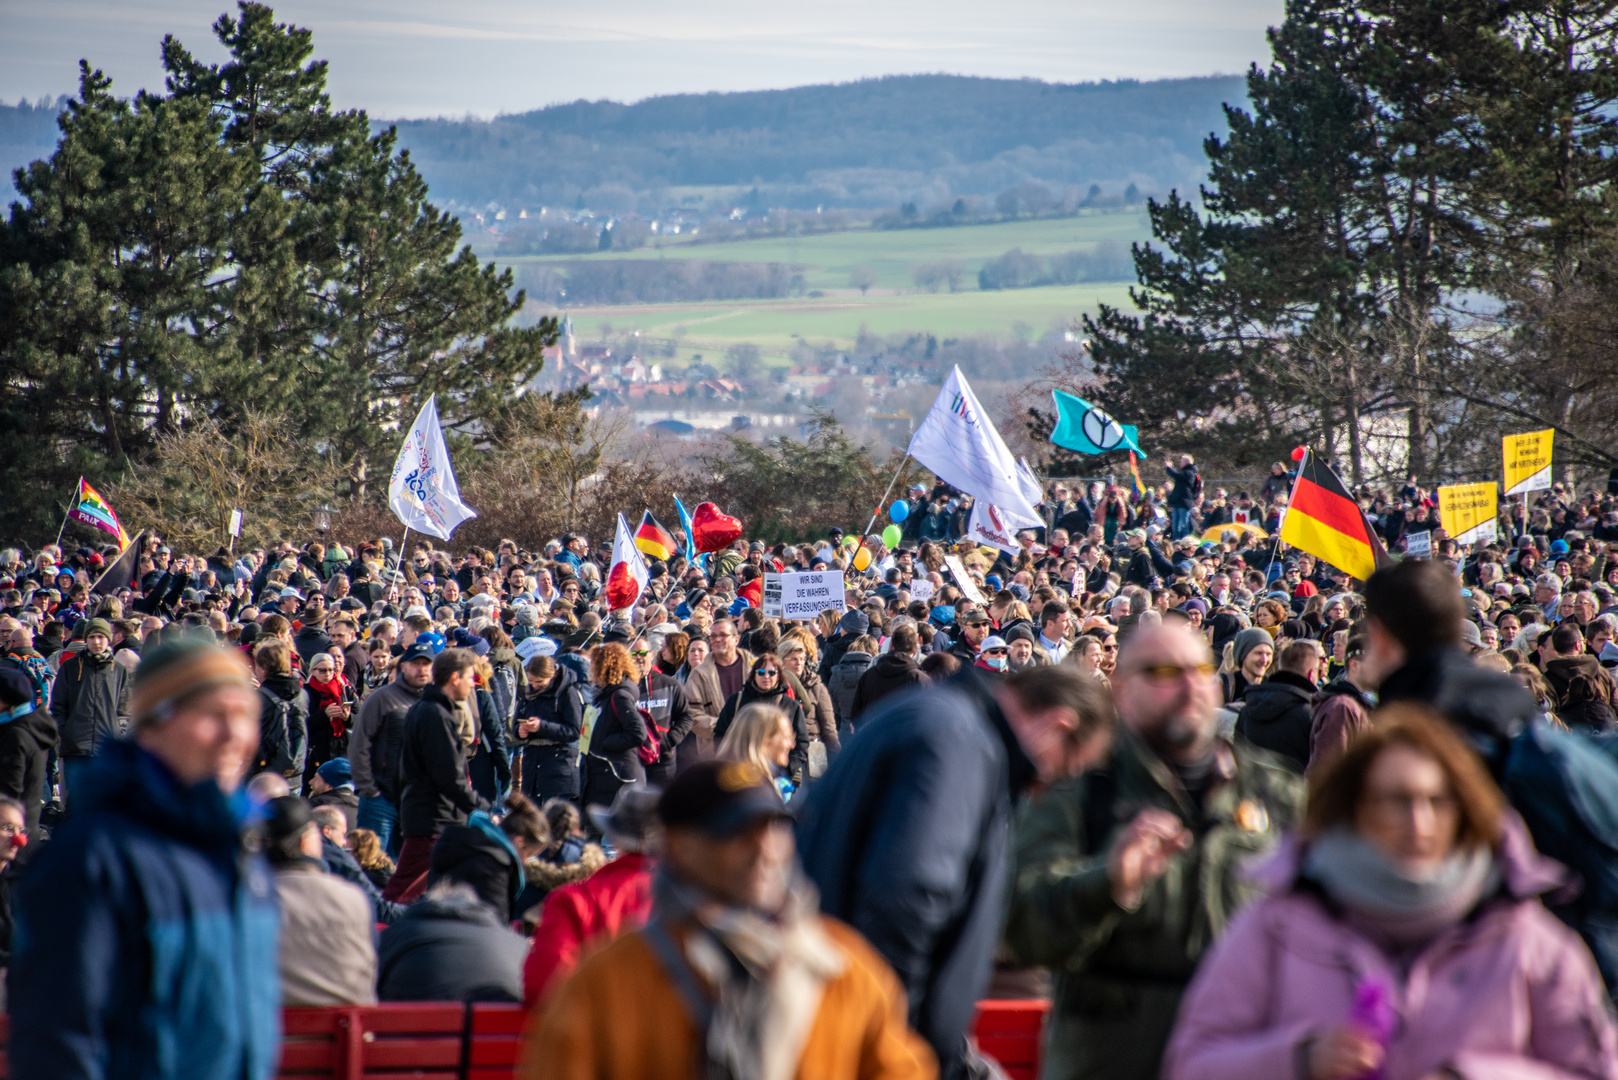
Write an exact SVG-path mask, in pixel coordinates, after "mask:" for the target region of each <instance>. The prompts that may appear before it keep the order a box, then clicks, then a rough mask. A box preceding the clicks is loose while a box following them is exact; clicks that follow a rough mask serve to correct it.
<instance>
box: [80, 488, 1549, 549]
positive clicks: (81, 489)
mask: <svg viewBox="0 0 1618 1080" xmlns="http://www.w3.org/2000/svg"><path fill="white" fill-rule="evenodd" d="M83 490H84V477H82V476H81V477H79V483H78V486H77V487H75V488H74V489H73V494H74V495H75V496H76V495H78V493H79V492H81V491H83ZM1524 505H1525V506H1526V503H1525V504H1524ZM72 516H73V500H72V499H69V500H68V501H67V513H65V514H63V515H62V527H61V528H60V529H57V530H56V546H57V547H58V548H60V547H61V546H62V536H63V534H65V533H66V532H67V522H68V519H69V518H71V517H72Z"/></svg>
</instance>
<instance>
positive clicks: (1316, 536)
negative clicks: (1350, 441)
mask: <svg viewBox="0 0 1618 1080" xmlns="http://www.w3.org/2000/svg"><path fill="white" fill-rule="evenodd" d="M1281 542H1282V543H1285V544H1291V545H1292V546H1293V547H1295V548H1298V549H1300V550H1302V551H1307V552H1308V553H1309V554H1311V555H1313V556H1315V557H1316V558H1318V559H1324V560H1325V561H1326V562H1328V563H1330V564H1331V565H1333V566H1335V567H1337V568H1338V569H1339V570H1342V571H1345V572H1346V573H1348V574H1349V575H1350V576H1352V577H1356V578H1359V579H1360V580H1361V581H1364V580H1365V579H1366V578H1368V577H1370V576H1371V575H1372V574H1373V573H1375V572H1376V568H1377V566H1378V565H1380V564H1381V563H1382V562H1383V561H1385V560H1386V559H1387V552H1386V550H1385V549H1384V548H1383V547H1382V542H1381V541H1380V540H1379V539H1378V538H1377V535H1376V533H1375V532H1374V531H1373V530H1372V529H1371V524H1370V522H1368V521H1366V520H1365V514H1364V512H1363V511H1361V510H1360V505H1359V503H1357V502H1355V501H1354V497H1353V496H1352V495H1350V494H1349V493H1348V488H1347V487H1346V486H1345V485H1344V484H1343V481H1342V479H1341V478H1340V477H1339V476H1338V475H1337V474H1336V473H1335V472H1333V471H1332V467H1331V466H1330V465H1327V464H1326V463H1325V462H1323V461H1320V460H1319V459H1318V458H1316V457H1315V455H1314V454H1312V453H1309V454H1305V455H1304V458H1303V463H1302V464H1301V465H1300V466H1299V468H1298V478H1297V480H1296V481H1294V482H1293V485H1292V498H1291V500H1290V501H1289V502H1288V504H1287V511H1286V518H1285V520H1283V521H1282V523H1281Z"/></svg>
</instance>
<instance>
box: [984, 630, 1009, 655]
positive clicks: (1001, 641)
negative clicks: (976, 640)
mask: <svg viewBox="0 0 1618 1080" xmlns="http://www.w3.org/2000/svg"><path fill="white" fill-rule="evenodd" d="M1004 648H1006V639H1005V638H1003V637H1001V636H1000V635H999V634H990V635H989V636H988V637H986V638H984V639H983V644H982V645H980V646H978V651H979V652H988V651H989V650H990V649H1004Z"/></svg>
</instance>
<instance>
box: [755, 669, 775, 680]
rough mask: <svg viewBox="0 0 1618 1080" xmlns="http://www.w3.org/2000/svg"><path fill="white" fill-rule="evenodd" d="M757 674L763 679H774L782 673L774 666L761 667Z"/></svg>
mask: <svg viewBox="0 0 1618 1080" xmlns="http://www.w3.org/2000/svg"><path fill="white" fill-rule="evenodd" d="M755 674H757V675H758V677H759V678H761V679H773V678H775V677H776V676H777V675H779V674H781V673H780V672H779V671H776V670H775V669H774V668H759V669H758V671H757V672H755Z"/></svg>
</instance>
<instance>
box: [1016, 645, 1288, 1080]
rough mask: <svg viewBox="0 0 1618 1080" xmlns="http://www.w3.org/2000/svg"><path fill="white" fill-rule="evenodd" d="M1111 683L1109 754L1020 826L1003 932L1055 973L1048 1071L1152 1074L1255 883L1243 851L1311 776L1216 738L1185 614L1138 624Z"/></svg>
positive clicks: (1263, 835) (1209, 695) (1210, 666)
mask: <svg viewBox="0 0 1618 1080" xmlns="http://www.w3.org/2000/svg"><path fill="white" fill-rule="evenodd" d="M1112 685H1113V693H1114V698H1115V700H1116V703H1117V708H1118V719H1119V731H1118V735H1117V742H1116V744H1115V746H1114V749H1113V755H1112V761H1111V763H1110V764H1109V765H1108V766H1107V767H1106V768H1105V769H1099V770H1094V771H1091V772H1088V773H1086V774H1085V775H1083V776H1081V777H1079V778H1078V779H1076V780H1072V781H1069V782H1066V783H1060V784H1056V785H1053V786H1052V787H1051V788H1049V789H1047V790H1046V791H1045V792H1044V793H1042V794H1041V795H1039V796H1037V797H1036V798H1035V800H1034V801H1033V803H1032V804H1031V805H1030V806H1029V807H1028V810H1027V812H1026V814H1025V817H1024V818H1023V820H1022V823H1021V824H1020V825H1019V828H1018V830H1017V850H1016V873H1015V877H1014V879H1013V880H1014V882H1015V885H1014V888H1013V893H1012V900H1011V911H1010V916H1009V918H1008V921H1007V928H1006V941H1007V944H1008V945H1009V946H1010V949H1011V952H1012V954H1013V958H1014V960H1015V962H1017V963H1021V964H1028V965H1039V966H1042V967H1049V968H1050V969H1051V970H1052V971H1053V972H1056V973H1057V974H1056V995H1055V998H1056V1002H1057V1004H1056V1007H1055V1010H1054V1012H1053V1014H1052V1016H1051V1021H1050V1023H1051V1029H1050V1033H1049V1036H1048V1039H1047V1044H1046V1058H1045V1070H1044V1072H1043V1074H1042V1075H1044V1076H1050V1077H1083V1078H1085V1080H1113V1078H1117V1080H1155V1078H1156V1077H1157V1075H1158V1065H1159V1062H1160V1060H1161V1058H1162V1054H1163V1048H1164V1046H1165V1044H1166V1043H1167V1041H1168V1037H1169V1032H1170V1030H1171V1029H1172V1028H1173V1026H1174V1017H1175V1011H1176V1009H1177V1008H1178V1007H1179V1003H1180V995H1181V994H1182V992H1183V991H1184V990H1185V986H1186V983H1187V982H1188V981H1189V980H1190V978H1191V975H1192V973H1193V972H1194V971H1195V970H1196V967H1197V961H1198V960H1199V959H1200V958H1201V956H1202V953H1203V951H1204V950H1205V949H1206V948H1207V947H1208V946H1209V945H1210V944H1211V943H1212V941H1213V939H1214V938H1215V937H1216V936H1217V935H1218V934H1220V933H1221V932H1223V930H1224V928H1225V925H1226V924H1227V923H1228V921H1229V920H1230V917H1231V916H1232V915H1233V914H1234V913H1235V911H1236V909H1237V908H1238V907H1239V906H1240V904H1241V903H1244V902H1246V901H1247V900H1249V899H1253V898H1256V897H1257V895H1258V886H1257V885H1255V884H1254V883H1252V882H1250V881H1248V880H1247V879H1245V878H1244V877H1243V876H1242V873H1241V869H1242V864H1243V863H1244V862H1245V860H1246V859H1247V858H1248V857H1249V856H1252V855H1254V854H1255V853H1258V852H1261V851H1264V850H1265V849H1267V848H1269V847H1270V846H1271V845H1273V844H1274V843H1275V842H1276V840H1277V839H1279V837H1280V835H1281V833H1282V831H1283V830H1285V829H1287V828H1289V827H1291V826H1292V825H1293V824H1294V823H1295V822H1296V821H1297V820H1298V819H1299V818H1300V817H1301V816H1302V809H1303V797H1304V789H1303V784H1302V782H1301V780H1300V779H1299V778H1298V777H1297V776H1296V775H1295V774H1294V773H1292V772H1291V771H1290V770H1288V769H1287V768H1286V766H1285V765H1283V764H1282V763H1281V762H1280V761H1279V759H1277V758H1275V757H1273V756H1271V755H1269V754H1267V753H1265V752H1263V751H1261V750H1257V749H1255V748H1253V747H1251V746H1249V745H1247V744H1245V743H1233V742H1230V741H1227V740H1225V739H1222V738H1220V737H1219V735H1218V733H1217V724H1216V720H1215V710H1217V709H1218V707H1219V703H1220V696H1221V695H1220V689H1219V681H1218V678H1217V676H1216V675H1215V666H1214V663H1213V657H1212V656H1211V655H1210V654H1209V652H1208V645H1207V642H1205V641H1204V640H1203V639H1202V638H1200V637H1198V636H1197V635H1196V634H1195V632H1193V631H1192V630H1191V629H1190V628H1189V627H1186V626H1184V625H1178V624H1173V623H1167V624H1160V625H1157V626H1145V625H1143V626H1140V627H1138V628H1137V629H1136V630H1135V632H1134V633H1132V634H1131V635H1130V636H1129V638H1128V640H1127V641H1126V642H1125V645H1124V649H1123V652H1122V653H1121V654H1120V655H1119V657H1118V664H1117V668H1116V670H1115V671H1114V673H1113V676H1112Z"/></svg>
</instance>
